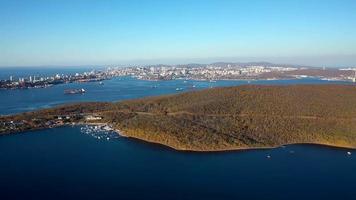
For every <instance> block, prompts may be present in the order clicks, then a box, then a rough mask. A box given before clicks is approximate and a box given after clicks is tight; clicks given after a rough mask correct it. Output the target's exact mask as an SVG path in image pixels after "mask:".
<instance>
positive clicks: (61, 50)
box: [0, 0, 356, 67]
mask: <svg viewBox="0 0 356 200" xmlns="http://www.w3.org/2000/svg"><path fill="white" fill-rule="evenodd" d="M355 10H356V2H355V1H352V0H343V1H336V0H315V1H309V0H300V1H282V0H280V1H279V0H276V1H262V0H261V1H259V0H254V1H210V0H204V1H185V0H183V1H163V0H157V1H149V0H142V1H80V0H78V1H69V0H63V1H45V0H39V1H10V0H0V35H1V37H0V66H49V65H50V66H55V65H60V66H73V65H76V66H78V65H118V64H122V65H127V64H159V63H163V64H184V63H211V62H218V61H224V62H251V61H267V62H274V63H288V64H299V65H311V66H326V67H349V66H351V67H353V66H355V65H356V38H355V37H354V36H355V35H356V24H355V23H356V12H355Z"/></svg>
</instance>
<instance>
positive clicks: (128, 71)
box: [110, 63, 298, 80]
mask: <svg viewBox="0 0 356 200" xmlns="http://www.w3.org/2000/svg"><path fill="white" fill-rule="evenodd" d="M297 69H298V68H296V67H282V66H273V65H271V66H269V65H237V64H225V65H223V64H221V63H220V64H216V65H214V64H209V65H196V66H194V65H193V66H191V65H177V66H167V65H155V66H145V67H126V68H114V69H110V73H112V74H113V75H115V76H133V77H136V78H138V79H144V80H173V79H194V80H222V79H248V78H254V77H258V76H259V75H261V74H263V73H269V72H281V71H293V70H297Z"/></svg>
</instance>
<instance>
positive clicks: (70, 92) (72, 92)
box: [64, 88, 86, 94]
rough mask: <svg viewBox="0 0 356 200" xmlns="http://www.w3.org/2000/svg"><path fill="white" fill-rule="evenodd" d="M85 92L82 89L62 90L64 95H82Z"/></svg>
mask: <svg viewBox="0 0 356 200" xmlns="http://www.w3.org/2000/svg"><path fill="white" fill-rule="evenodd" d="M85 92H86V91H85V90H84V89H83V88H82V89H68V90H64V94H83V93H85Z"/></svg>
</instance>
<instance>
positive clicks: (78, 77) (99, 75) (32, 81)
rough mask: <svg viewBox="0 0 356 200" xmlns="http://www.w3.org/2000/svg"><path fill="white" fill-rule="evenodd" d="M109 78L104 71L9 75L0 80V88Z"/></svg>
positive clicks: (23, 87) (40, 86)
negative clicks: (48, 74)
mask: <svg viewBox="0 0 356 200" xmlns="http://www.w3.org/2000/svg"><path fill="white" fill-rule="evenodd" d="M108 78H110V77H109V76H108V75H107V73H106V72H103V71H91V72H84V73H76V74H74V75H65V74H56V75H54V76H47V77H46V76H44V77H40V76H29V77H18V78H15V77H14V76H10V78H9V79H8V80H0V88H3V89H26V88H44V87H49V86H52V85H56V84H63V83H71V82H91V81H102V80H105V79H108Z"/></svg>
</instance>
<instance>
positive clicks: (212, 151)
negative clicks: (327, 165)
mask: <svg viewBox="0 0 356 200" xmlns="http://www.w3.org/2000/svg"><path fill="white" fill-rule="evenodd" d="M83 125H89V126H109V127H110V128H111V131H113V132H115V133H116V134H118V135H119V136H120V137H125V138H129V139H134V140H140V141H142V142H147V143H149V144H152V145H161V146H164V147H166V148H169V149H172V150H174V151H179V152H187V153H189V152H191V153H218V152H221V153H223V152H237V151H249V150H271V149H277V148H281V147H283V146H289V145H315V146H322V147H329V148H335V149H345V150H356V147H353V146H347V145H336V144H330V143H317V142H300V143H298V142H296V143H285V144H281V145H276V146H270V147H268V146H267V147H231V148H221V149H209V150H204V149H183V148H177V147H175V146H172V145H168V144H165V143H163V142H159V141H153V140H148V139H144V138H140V137H135V136H131V135H127V134H125V133H124V132H123V131H121V130H119V129H115V128H113V127H112V126H111V125H110V124H108V123H104V122H88V123H86V122H77V123H71V124H64V125H62V126H56V127H47V128H37V129H31V130H26V131H20V132H13V133H3V134H0V136H9V135H12V134H22V133H24V132H27V131H29V132H34V131H40V130H44V129H53V128H60V127H65V126H83Z"/></svg>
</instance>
